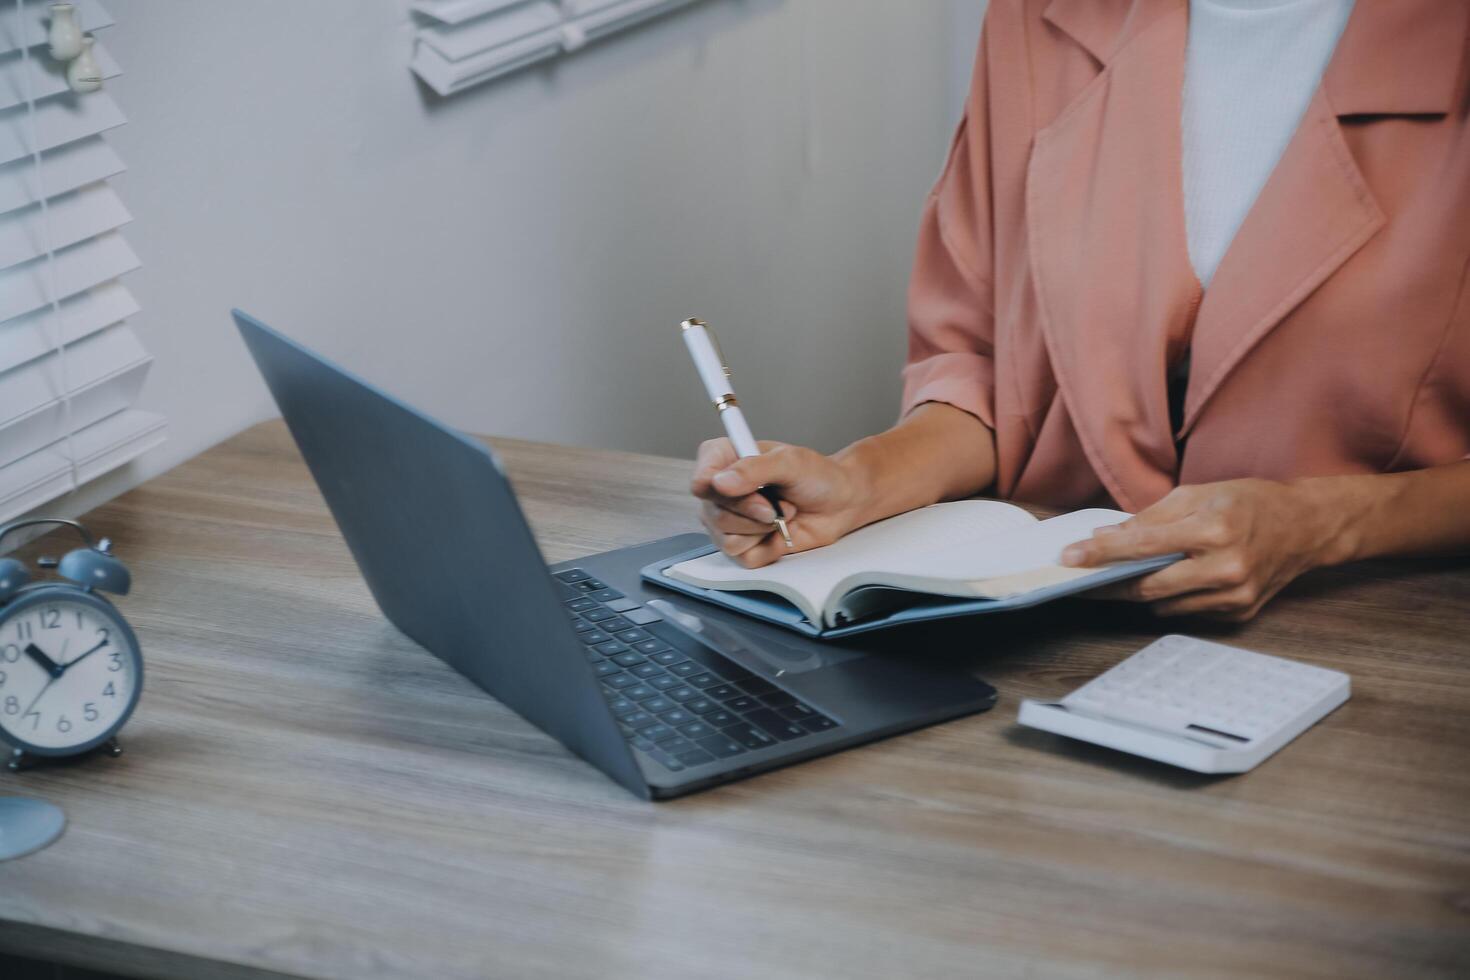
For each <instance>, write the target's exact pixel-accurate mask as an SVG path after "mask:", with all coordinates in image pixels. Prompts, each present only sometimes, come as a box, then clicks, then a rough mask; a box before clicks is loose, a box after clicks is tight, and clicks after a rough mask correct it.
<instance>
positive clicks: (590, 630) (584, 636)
mask: <svg viewBox="0 0 1470 980" xmlns="http://www.w3.org/2000/svg"><path fill="white" fill-rule="evenodd" d="M577 635H578V638H579V639H581V641H582V642H583V643H585V644H587V645H588V646H594V645H596V644H598V643H607V642H609V641H610V640H611V639H612V637H611V636H609V635H607V634H606V633H604V632H603V631H602V630H600V629H598V628H597V627H595V626H593V625H592V624H591V623H588V624H587V628H586V629H585V630H581V631H579V632H578V634H577Z"/></svg>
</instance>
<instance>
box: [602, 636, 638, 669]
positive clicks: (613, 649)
mask: <svg viewBox="0 0 1470 980" xmlns="http://www.w3.org/2000/svg"><path fill="white" fill-rule="evenodd" d="M592 649H594V650H596V651H597V652H598V653H600V654H602V655H603V656H604V657H611V656H612V655H613V654H615V653H627V652H628V648H627V647H625V646H623V645H622V644H621V643H619V642H618V641H617V640H607V641H605V642H603V643H594V644H593V645H592ZM638 659H639V660H640V661H641V660H642V659H643V658H642V657H639V658H638ZM624 666H627V665H626V664H625V665H624Z"/></svg>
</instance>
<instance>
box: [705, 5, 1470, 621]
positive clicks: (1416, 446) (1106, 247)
mask: <svg viewBox="0 0 1470 980" xmlns="http://www.w3.org/2000/svg"><path fill="white" fill-rule="evenodd" d="M1467 33H1470V4H1466V3H1463V2H1461V0H1357V2H1356V4H1354V3H1353V2H1352V0H1255V2H1250V0H1190V2H1188V3H1186V2H1184V0H1049V2H1048V0H992V3H991V5H990V9H989V11H988V13H987V15H986V27H985V33H984V37H983V39H982V41H981V47H980V52H979V56H978V60H977V64H976V68H975V75H974V81H973V83H972V87H971V90H970V94H969V99H968V102H967V111H966V115H965V119H964V120H963V121H962V122H961V124H960V127H959V132H958V133H957V135H956V137H955V141H954V145H953V148H952V150H951V153H950V156H949V160H948V162H947V164H946V166H945V169H944V172H943V174H942V176H941V177H940V180H939V182H938V184H937V186H936V187H935V189H934V191H933V193H932V194H931V195H930V197H929V199H928V202H927V204H926V207H925V209H924V214H923V221H922V228H921V231H920V237H919V246H918V254H917V258H916V261H915V266H914V273H913V279H912V285H911V290H910V299H909V362H908V366H907V368H906V369H905V371H904V376H905V388H904V397H903V409H904V411H903V415H902V419H901V421H900V422H899V424H898V425H896V426H895V427H894V428H892V429H890V430H888V431H887V432H884V433H881V434H879V435H876V436H872V437H870V438H867V439H863V440H860V441H858V442H856V443H854V444H853V445H851V446H849V447H848V448H846V449H844V450H843V451H841V452H839V453H837V454H836V455H833V456H830V457H828V456H823V455H821V454H819V453H816V452H813V451H811V450H809V449H803V448H799V447H794V446H783V445H779V444H774V443H773V444H769V445H768V446H766V447H763V448H764V449H766V450H767V451H766V452H765V453H764V455H762V456H759V457H754V458H751V459H746V460H739V461H737V460H736V459H735V457H734V454H733V453H732V452H731V451H730V448H729V445H728V443H727V442H725V441H724V440H717V441H714V442H710V443H706V444H705V445H704V446H702V447H701V449H700V453H699V460H698V463H697V466H696V473H695V476H694V480H693V490H694V493H695V495H696V496H698V497H700V498H701V499H702V501H703V503H702V506H701V515H702V518H703V520H704V522H705V524H706V526H707V527H708V528H709V531H710V533H711V535H712V536H713V538H714V540H715V541H716V542H717V543H718V544H719V546H720V547H721V548H722V549H724V550H725V552H726V553H728V554H730V555H732V556H734V557H735V558H737V559H738V560H739V561H741V562H742V563H743V564H746V565H748V566H756V565H762V564H766V563H768V562H772V561H775V560H777V559H778V558H779V557H780V556H781V555H782V554H783V553H785V548H784V546H783V545H782V543H781V542H780V541H779V539H778V538H777V537H776V536H774V535H773V534H772V533H771V524H770V521H771V518H772V513H771V510H770V506H769V505H768V504H767V503H766V501H764V500H763V499H762V498H761V497H760V496H758V495H755V494H754V493H753V491H754V490H755V488H756V487H757V486H759V485H762V484H775V485H777V486H779V487H780V488H781V496H782V498H783V499H784V500H786V501H788V502H789V509H791V510H793V511H794V512H795V514H794V519H793V520H792V522H791V529H792V532H793V535H794V538H795V541H796V545H797V547H798V548H799V549H806V548H813V547H817V546H820V545H824V544H828V543H830V542H832V541H834V540H836V539H837V538H839V537H841V536H842V535H843V534H846V533H847V532H849V531H851V530H853V529H855V528H857V527H861V526H862V525H864V524H867V523H870V522H872V521H875V520H879V519H881V518H884V517H888V516H891V515H893V514H897V513H899V512H902V511H905V510H908V509H911V508H914V507H920V506H923V505H925V504H929V503H933V502H935V501H939V500H946V499H951V498H956V497H964V496H969V495H973V494H976V493H992V494H996V495H999V496H1004V497H1014V498H1016V499H1020V500H1029V501H1036V502H1040V503H1043V504H1048V505H1051V506H1054V507H1058V508H1077V507H1083V506H1089V505H1096V504H1112V505H1115V506H1118V507H1121V508H1123V509H1125V510H1129V511H1132V512H1136V515H1137V516H1135V517H1134V518H1132V519H1131V520H1129V521H1127V522H1125V523H1123V524H1121V525H1119V526H1117V527H1112V528H1104V529H1101V530H1099V531H1098V532H1097V533H1096V535H1094V537H1093V538H1092V539H1090V540H1088V541H1084V542H1079V543H1077V544H1076V545H1073V546H1072V547H1070V548H1068V549H1067V551H1066V552H1064V554H1063V560H1064V561H1065V562H1067V563H1069V564H1075V565H1092V564H1098V563H1102V562H1109V561H1115V560H1120V559H1127V558H1138V557H1144V556H1148V555H1158V554H1167V553H1172V552H1176V551H1182V552H1184V553H1185V554H1186V555H1187V558H1186V560H1184V561H1181V562H1178V563H1176V564H1175V565H1173V566H1171V567H1169V568H1166V569H1164V570H1161V571H1158V572H1155V573H1153V574H1151V575H1148V576H1146V577H1143V578H1141V579H1138V580H1135V581H1134V582H1132V583H1131V584H1130V585H1129V586H1128V587H1127V589H1126V590H1125V591H1126V595H1127V597H1129V598H1133V599H1137V600H1140V601H1145V602H1150V603H1153V604H1154V607H1155V608H1156V610H1157V611H1158V612H1160V613H1163V614H1183V613H1210V614H1215V615H1219V616H1223V617H1227V618H1232V619H1246V618H1249V617H1251V616H1253V615H1254V614H1255V613H1256V612H1257V610H1259V609H1260V607H1261V605H1262V604H1263V603H1265V602H1266V601H1267V600H1268V599H1270V597H1271V596H1272V595H1274V594H1275V593H1276V592H1277V591H1279V590H1280V589H1281V588H1282V587H1283V586H1285V585H1286V584H1287V583H1288V582H1289V581H1291V580H1292V579H1293V578H1295V577H1296V576H1298V575H1300V574H1301V573H1302V572H1304V571H1307V570H1308V569H1310V568H1313V567H1316V566H1321V565H1328V564H1333V563H1338V562H1345V561H1350V560H1354V559H1359V558H1367V557H1371V556H1378V555H1392V554H1416V553H1430V552H1453V551H1458V550H1463V549H1466V548H1470V461H1467V460H1470V289H1467V285H1466V278H1467V270H1470V123H1467V103H1470V96H1467V89H1470V64H1467V56H1466V52H1467V47H1470V46H1467Z"/></svg>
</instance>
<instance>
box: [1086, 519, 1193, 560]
mask: <svg viewBox="0 0 1470 980" xmlns="http://www.w3.org/2000/svg"><path fill="white" fill-rule="evenodd" d="M1201 534H1202V531H1201V529H1200V528H1199V527H1198V522H1196V521H1193V520H1190V519H1188V518H1186V519H1184V520H1181V521H1175V522H1174V523H1172V524H1161V525H1153V524H1133V523H1130V524H1128V525H1120V526H1118V527H1117V528H1116V529H1115V530H1111V531H1108V530H1104V529H1102V528H1099V529H1098V530H1097V531H1096V532H1094V533H1093V536H1092V537H1091V538H1089V539H1087V540H1085V541H1077V542H1074V543H1073V544H1069V545H1067V547H1066V548H1064V549H1063V550H1062V558H1061V561H1062V564H1063V565H1070V566H1078V567H1087V566H1092V565H1104V564H1107V563H1108V562H1114V561H1132V560H1135V559H1138V558H1154V557H1157V556H1159V555H1170V554H1173V553H1175V552H1179V551H1182V552H1185V553H1189V552H1191V551H1192V550H1194V549H1197V548H1200V547H1201V546H1202V545H1203V542H1202V540H1201Z"/></svg>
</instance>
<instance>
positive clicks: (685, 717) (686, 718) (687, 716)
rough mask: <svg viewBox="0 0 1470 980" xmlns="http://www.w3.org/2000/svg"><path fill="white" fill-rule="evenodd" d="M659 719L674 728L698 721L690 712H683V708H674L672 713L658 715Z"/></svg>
mask: <svg viewBox="0 0 1470 980" xmlns="http://www.w3.org/2000/svg"><path fill="white" fill-rule="evenodd" d="M659 717H660V718H662V719H663V720H664V721H665V722H667V723H668V724H670V725H673V726H674V727H676V728H677V727H678V726H680V725H690V724H693V723H694V722H696V721H698V720H699V718H698V717H696V716H695V715H694V714H693V713H692V712H688V711H685V710H684V709H683V708H675V709H674V710H672V711H665V712H664V713H663V714H661V715H659Z"/></svg>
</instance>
